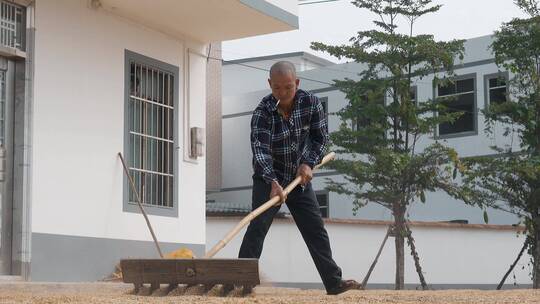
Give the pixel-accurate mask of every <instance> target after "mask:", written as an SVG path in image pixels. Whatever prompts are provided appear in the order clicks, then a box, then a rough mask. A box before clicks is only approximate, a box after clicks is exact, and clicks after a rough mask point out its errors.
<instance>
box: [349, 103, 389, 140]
mask: <svg viewBox="0 0 540 304" xmlns="http://www.w3.org/2000/svg"><path fill="white" fill-rule="evenodd" d="M360 98H363V99H364V102H365V104H364V105H363V107H365V108H367V107H369V108H370V109H371V110H373V109H374V105H373V104H372V105H367V104H368V97H367V96H365V95H362V96H361V97H360ZM384 103H385V101H384V98H381V99H380V100H377V101H376V102H375V106H376V105H379V104H380V105H384ZM377 122H379V123H380V124H381V125H383V124H384V119H383V118H381V119H380V120H375V119H373V118H372V117H369V116H367V115H366V114H365V113H357V116H356V119H352V121H351V123H352V126H351V130H352V131H361V130H364V131H367V130H366V129H367V128H368V127H370V126H371V125H372V124H375V123H377ZM373 129H377V127H374V128H373ZM370 131H373V132H371V133H374V132H375V130H370ZM370 131H368V132H367V133H365V134H361V135H360V134H359V135H358V136H357V137H356V143H358V144H360V143H366V142H368V139H373V137H371V136H370V135H369V134H370ZM374 134H375V135H377V136H375V137H374V138H377V139H381V140H382V139H384V138H385V137H386V132H385V131H381V132H380V134H377V133H374Z"/></svg>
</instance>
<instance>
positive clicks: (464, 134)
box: [433, 73, 478, 139]
mask: <svg viewBox="0 0 540 304" xmlns="http://www.w3.org/2000/svg"><path fill="white" fill-rule="evenodd" d="M476 78H477V73H468V74H462V75H456V76H454V77H452V80H453V81H459V80H466V79H472V80H473V128H474V130H472V131H464V132H458V133H452V134H444V135H441V134H439V125H440V124H439V125H437V126H435V130H434V131H433V132H434V139H450V138H460V137H468V136H477V135H478V82H477V79H476ZM452 95H455V94H452ZM446 96H451V95H446ZM438 98H439V86H438V85H437V84H434V85H433V100H436V101H437V100H438ZM433 115H436V116H438V115H439V113H438V112H437V111H434V112H433Z"/></svg>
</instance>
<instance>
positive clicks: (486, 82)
mask: <svg viewBox="0 0 540 304" xmlns="http://www.w3.org/2000/svg"><path fill="white" fill-rule="evenodd" d="M494 78H504V79H505V84H506V94H507V95H508V93H509V89H510V85H509V83H508V82H509V78H510V75H509V73H508V71H499V72H497V73H491V74H485V75H484V110H486V111H487V110H488V109H489V106H490V105H491V100H489V92H490V89H491V88H490V87H489V80H491V79H494Z"/></svg>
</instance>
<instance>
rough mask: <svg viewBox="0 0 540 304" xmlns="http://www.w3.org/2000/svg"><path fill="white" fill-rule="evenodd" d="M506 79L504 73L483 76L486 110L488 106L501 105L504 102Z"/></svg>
mask: <svg viewBox="0 0 540 304" xmlns="http://www.w3.org/2000/svg"><path fill="white" fill-rule="evenodd" d="M507 79H508V76H507V74H506V73H497V74H491V75H486V76H485V82H484V85H485V86H486V109H487V108H489V105H490V104H501V103H504V102H506V92H507Z"/></svg>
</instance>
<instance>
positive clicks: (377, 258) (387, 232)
mask: <svg viewBox="0 0 540 304" xmlns="http://www.w3.org/2000/svg"><path fill="white" fill-rule="evenodd" d="M391 230H392V226H390V227H388V230H386V235H385V236H384V239H383V241H382V244H381V247H379V251H378V252H377V256H375V260H373V263H371V266H370V267H369V270H368V272H367V274H366V276H365V277H364V280H363V281H362V288H364V289H366V286H367V283H368V280H369V277H370V276H371V272H373V269H374V268H375V265H376V264H377V261H378V260H379V257H380V256H381V253H382V250H383V248H384V244H386V240H388V236H389V235H390V231H391Z"/></svg>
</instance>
